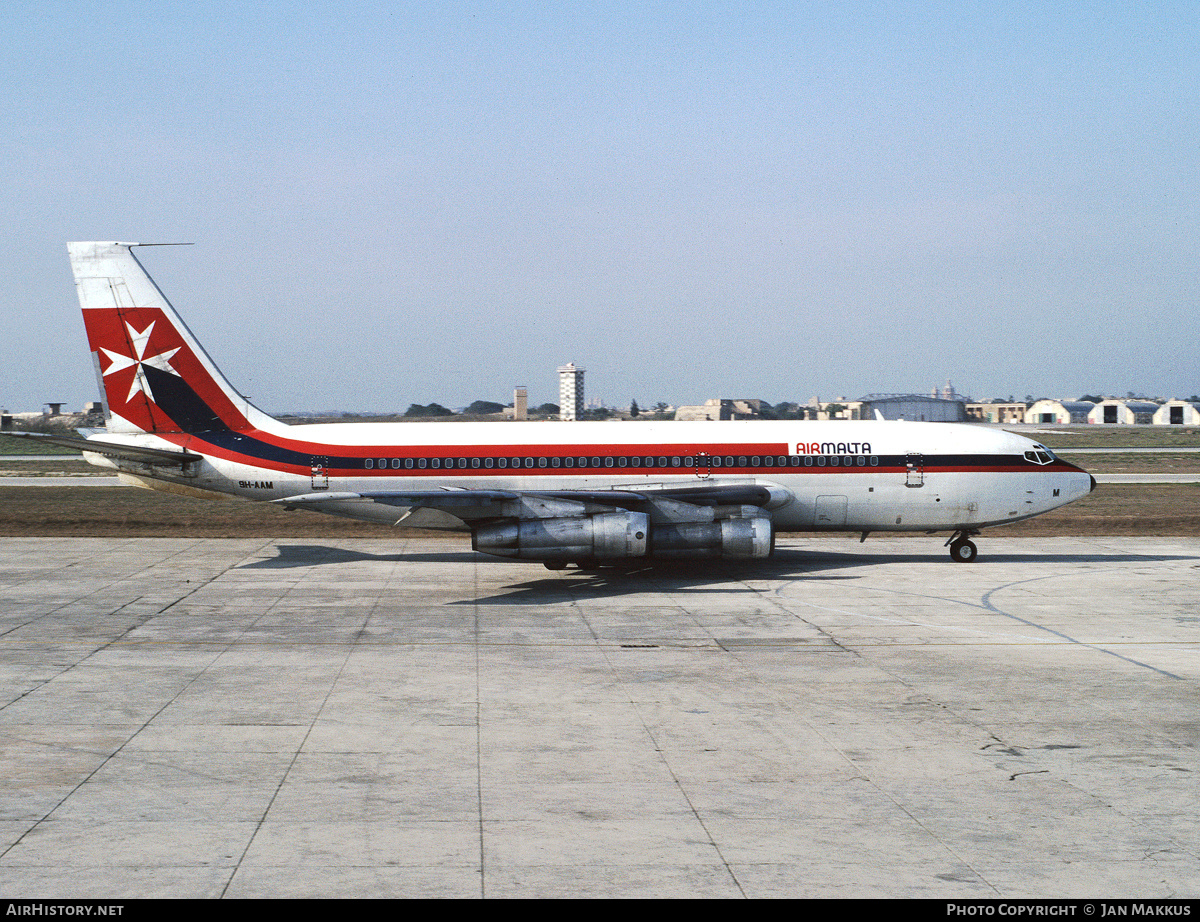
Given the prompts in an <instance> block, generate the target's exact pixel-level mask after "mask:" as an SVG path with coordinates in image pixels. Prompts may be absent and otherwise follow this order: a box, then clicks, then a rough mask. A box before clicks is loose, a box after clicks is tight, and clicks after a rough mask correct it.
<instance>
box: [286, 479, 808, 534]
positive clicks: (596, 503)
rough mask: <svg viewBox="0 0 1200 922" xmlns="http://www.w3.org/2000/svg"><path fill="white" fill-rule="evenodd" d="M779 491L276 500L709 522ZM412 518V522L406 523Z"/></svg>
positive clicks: (409, 510) (353, 509)
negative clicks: (616, 513) (625, 513)
mask: <svg viewBox="0 0 1200 922" xmlns="http://www.w3.org/2000/svg"><path fill="white" fill-rule="evenodd" d="M783 492H784V491H781V490H780V488H778V487H769V486H763V485H759V484H724V485H721V484H713V485H711V486H698V487H673V488H664V489H638V490H623V489H614V490H553V491H528V490H440V491H396V490H380V491H365V492H361V493H348V492H335V493H306V494H304V495H301V496H290V497H287V498H285V499H278V500H275V502H276V503H278V504H280V505H282V506H283V507H284V508H286V509H311V510H313V511H316V512H328V513H332V514H334V515H342V516H349V517H350V518H364V519H372V520H376V521H381V520H385V519H390V520H391V521H394V522H395V523H396V524H414V525H415V524H418V522H419V523H420V524H426V522H425V521H423V519H424V517H422V516H419V515H417V514H418V513H419V512H422V511H434V512H438V513H443V514H446V515H449V516H452V517H453V518H455V519H458V520H459V521H461V522H462V523H463V524H464V525H466V526H467V527H474V526H475V525H478V524H482V523H485V522H496V521H502V520H505V519H510V520H528V519H546V518H561V517H568V516H584V515H594V514H596V513H601V512H611V511H613V510H616V509H622V510H629V511H635V512H645V513H647V514H648V515H649V516H650V518H651V521H653V522H705V521H707V522H711V521H712V520H713V518H714V507H717V506H753V507H758V508H761V509H766V508H771V507H773V506H777V505H782V503H783V501H785V499H784V497H783V496H781V495H780V494H781V493H783ZM787 498H790V496H789V497H787ZM414 517H415V518H416V521H412V522H411V523H410V522H408V520H409V519H410V518H414Z"/></svg>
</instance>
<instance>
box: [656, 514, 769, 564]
mask: <svg viewBox="0 0 1200 922" xmlns="http://www.w3.org/2000/svg"><path fill="white" fill-rule="evenodd" d="M774 539H775V535H774V529H773V528H772V525H771V517H770V516H766V515H739V516H732V517H730V518H726V519H721V520H720V521H716V522H678V523H673V524H669V525H656V526H654V531H653V532H652V533H651V536H650V553H651V554H653V555H654V556H655V557H725V558H731V559H747V558H760V557H769V556H770V555H771V549H772V547H773V546H774V543H775V541H774Z"/></svg>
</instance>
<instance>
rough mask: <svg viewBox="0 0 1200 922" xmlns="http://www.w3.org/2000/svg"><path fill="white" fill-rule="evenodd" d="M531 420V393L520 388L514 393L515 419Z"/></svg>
mask: <svg viewBox="0 0 1200 922" xmlns="http://www.w3.org/2000/svg"><path fill="white" fill-rule="evenodd" d="M528 418H529V391H528V390H527V389H526V388H523V387H518V388H516V389H515V390H514V391H513V419H528Z"/></svg>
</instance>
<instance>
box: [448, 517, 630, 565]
mask: <svg viewBox="0 0 1200 922" xmlns="http://www.w3.org/2000/svg"><path fill="white" fill-rule="evenodd" d="M649 539H650V517H649V516H648V515H646V514H645V513H644V512H602V513H600V514H598V515H587V516H584V515H576V516H565V517H562V518H552V519H524V520H522V521H519V522H500V523H498V524H495V525H481V526H480V527H478V528H476V529H475V531H474V532H473V533H472V536H471V546H472V547H473V548H475V550H477V551H482V552H483V553H484V554H495V555H497V556H500V557H519V558H522V559H525V560H549V561H568V560H616V559H621V558H626V557H645V556H646V551H647V550H648V548H649Z"/></svg>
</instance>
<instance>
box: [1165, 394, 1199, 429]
mask: <svg viewBox="0 0 1200 922" xmlns="http://www.w3.org/2000/svg"><path fill="white" fill-rule="evenodd" d="M1154 422H1155V423H1157V424H1158V425H1160V426H1200V405H1197V404H1194V403H1191V402H1190V401H1187V400H1168V401H1167V402H1166V403H1164V404H1163V405H1162V406H1161V407H1159V408H1158V409H1157V410H1156V411H1155V413H1154Z"/></svg>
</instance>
